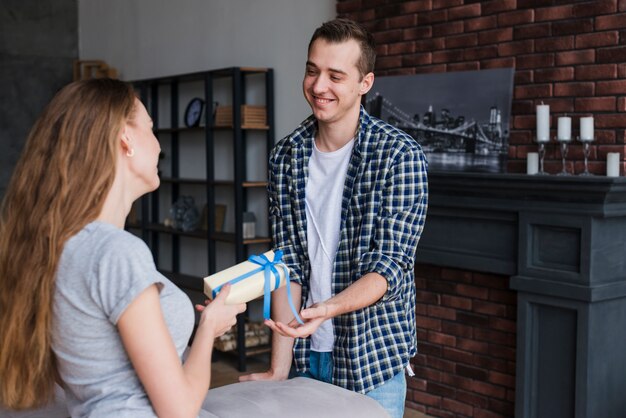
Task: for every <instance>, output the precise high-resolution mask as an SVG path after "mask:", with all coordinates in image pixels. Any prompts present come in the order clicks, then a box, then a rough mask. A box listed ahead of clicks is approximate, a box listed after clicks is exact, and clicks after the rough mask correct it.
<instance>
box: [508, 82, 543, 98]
mask: <svg viewBox="0 0 626 418" xmlns="http://www.w3.org/2000/svg"><path fill="white" fill-rule="evenodd" d="M550 96H552V84H529V85H527V86H518V87H515V98H516V99H527V98H533V97H550Z"/></svg>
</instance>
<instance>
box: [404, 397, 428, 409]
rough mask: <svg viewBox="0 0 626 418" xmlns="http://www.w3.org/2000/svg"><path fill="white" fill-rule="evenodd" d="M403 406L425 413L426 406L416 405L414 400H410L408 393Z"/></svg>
mask: <svg viewBox="0 0 626 418" xmlns="http://www.w3.org/2000/svg"><path fill="white" fill-rule="evenodd" d="M405 407H406V409H412V410H414V411H417V412H421V413H422V414H424V413H426V407H425V406H424V405H418V404H416V403H415V402H412V401H411V397H410V396H409V394H407V398H406V402H405Z"/></svg>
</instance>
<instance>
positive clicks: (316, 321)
mask: <svg viewBox="0 0 626 418" xmlns="http://www.w3.org/2000/svg"><path fill="white" fill-rule="evenodd" d="M329 311H330V310H329V307H328V305H327V304H326V303H325V302H321V303H316V304H315V305H311V306H310V307H309V308H306V309H303V310H302V311H300V317H301V318H302V320H303V322H304V325H301V324H299V323H298V322H297V321H296V320H295V319H294V320H292V321H291V322H289V323H288V324H283V323H281V322H274V321H272V320H271V319H268V320H266V321H265V325H267V326H268V327H270V328H271V329H272V331H274V332H276V333H278V334H280V335H282V336H285V337H291V338H306V337H308V336H309V335H311V334H313V333H314V332H315V331H316V330H317V329H318V328H319V326H320V325H322V322H324V321H326V320H327V319H330V318H331V316H330V314H329Z"/></svg>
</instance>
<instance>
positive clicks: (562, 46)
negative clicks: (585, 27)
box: [535, 35, 574, 52]
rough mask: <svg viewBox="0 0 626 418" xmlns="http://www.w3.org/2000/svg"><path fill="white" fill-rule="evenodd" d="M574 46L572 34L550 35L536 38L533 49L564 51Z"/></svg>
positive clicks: (538, 50) (539, 50)
mask: <svg viewBox="0 0 626 418" xmlns="http://www.w3.org/2000/svg"><path fill="white" fill-rule="evenodd" d="M573 47H574V37H573V36H571V35H570V36H558V37H556V36H552V37H549V38H544V39H537V40H536V41H535V51H537V52H550V51H564V50H570V49H573Z"/></svg>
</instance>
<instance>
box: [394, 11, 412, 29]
mask: <svg viewBox="0 0 626 418" xmlns="http://www.w3.org/2000/svg"><path fill="white" fill-rule="evenodd" d="M387 22H388V25H389V28H390V29H395V28H407V27H411V26H415V25H417V15H415V14H413V15H402V16H395V17H391V18H389V19H387Z"/></svg>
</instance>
